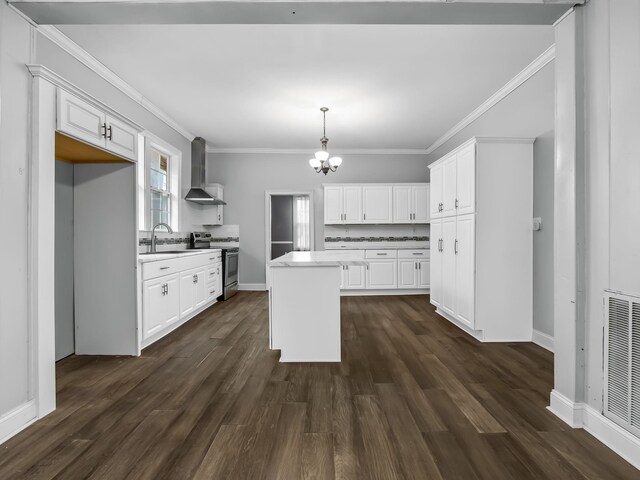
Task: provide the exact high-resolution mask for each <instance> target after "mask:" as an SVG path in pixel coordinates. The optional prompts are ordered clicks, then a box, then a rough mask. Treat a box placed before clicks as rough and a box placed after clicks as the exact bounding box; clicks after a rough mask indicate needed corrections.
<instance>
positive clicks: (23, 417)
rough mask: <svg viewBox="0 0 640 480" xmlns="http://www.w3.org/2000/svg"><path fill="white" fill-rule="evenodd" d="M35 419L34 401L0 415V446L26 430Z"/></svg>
mask: <svg viewBox="0 0 640 480" xmlns="http://www.w3.org/2000/svg"><path fill="white" fill-rule="evenodd" d="M37 419H38V418H37V415H36V402H35V400H30V401H28V402H27V403H23V404H22V405H20V406H18V407H16V408H14V409H13V410H11V411H9V412H7V413H5V414H4V415H2V417H0V445H1V444H3V443H4V442H6V441H7V440H9V439H10V438H11V437H13V436H14V435H16V434H17V433H18V432H20V431H22V430H24V429H25V428H27V427H28V426H29V425H31V424H32V423H33V422H35V421H36V420H37Z"/></svg>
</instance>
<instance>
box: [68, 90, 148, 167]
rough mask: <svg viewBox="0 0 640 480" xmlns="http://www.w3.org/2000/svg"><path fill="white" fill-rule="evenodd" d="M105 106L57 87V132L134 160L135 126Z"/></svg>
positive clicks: (136, 130)
mask: <svg viewBox="0 0 640 480" xmlns="http://www.w3.org/2000/svg"><path fill="white" fill-rule="evenodd" d="M107 110H109V109H108V108H107V107H103V106H101V105H95V104H92V103H90V102H88V101H86V100H84V99H81V98H78V97H77V96H75V95H72V94H71V93H69V92H67V91H65V90H63V89H58V114H57V117H58V121H57V124H58V125H57V128H58V130H59V131H60V132H62V133H65V134H67V135H69V136H71V137H74V138H77V139H78V140H81V141H83V142H86V143H89V144H91V145H95V146H96V147H99V148H102V149H103V150H107V151H109V152H112V153H114V154H116V155H119V156H121V157H124V158H127V159H129V160H132V161H137V155H138V133H139V132H140V131H139V129H138V128H137V127H136V126H135V125H133V124H130V123H127V122H126V121H125V120H124V119H123V118H118V117H117V116H116V115H117V114H116V113H115V112H111V113H109V112H108V111H107Z"/></svg>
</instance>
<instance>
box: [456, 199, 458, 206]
mask: <svg viewBox="0 0 640 480" xmlns="http://www.w3.org/2000/svg"><path fill="white" fill-rule="evenodd" d="M456 208H458V199H457V198H456Z"/></svg>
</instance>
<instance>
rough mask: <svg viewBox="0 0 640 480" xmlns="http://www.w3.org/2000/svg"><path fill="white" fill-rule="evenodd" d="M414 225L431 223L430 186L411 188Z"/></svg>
mask: <svg viewBox="0 0 640 480" xmlns="http://www.w3.org/2000/svg"><path fill="white" fill-rule="evenodd" d="M411 196H412V204H413V223H429V185H424V186H421V187H412V188H411Z"/></svg>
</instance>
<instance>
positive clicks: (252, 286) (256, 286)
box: [238, 283, 267, 292]
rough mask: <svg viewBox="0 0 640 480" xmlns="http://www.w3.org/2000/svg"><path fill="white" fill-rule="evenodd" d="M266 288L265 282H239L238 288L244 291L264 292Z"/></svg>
mask: <svg viewBox="0 0 640 480" xmlns="http://www.w3.org/2000/svg"><path fill="white" fill-rule="evenodd" d="M266 289H267V284H266V283H239V284H238V290H242V291H245V292H264V291H265V290H266Z"/></svg>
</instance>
